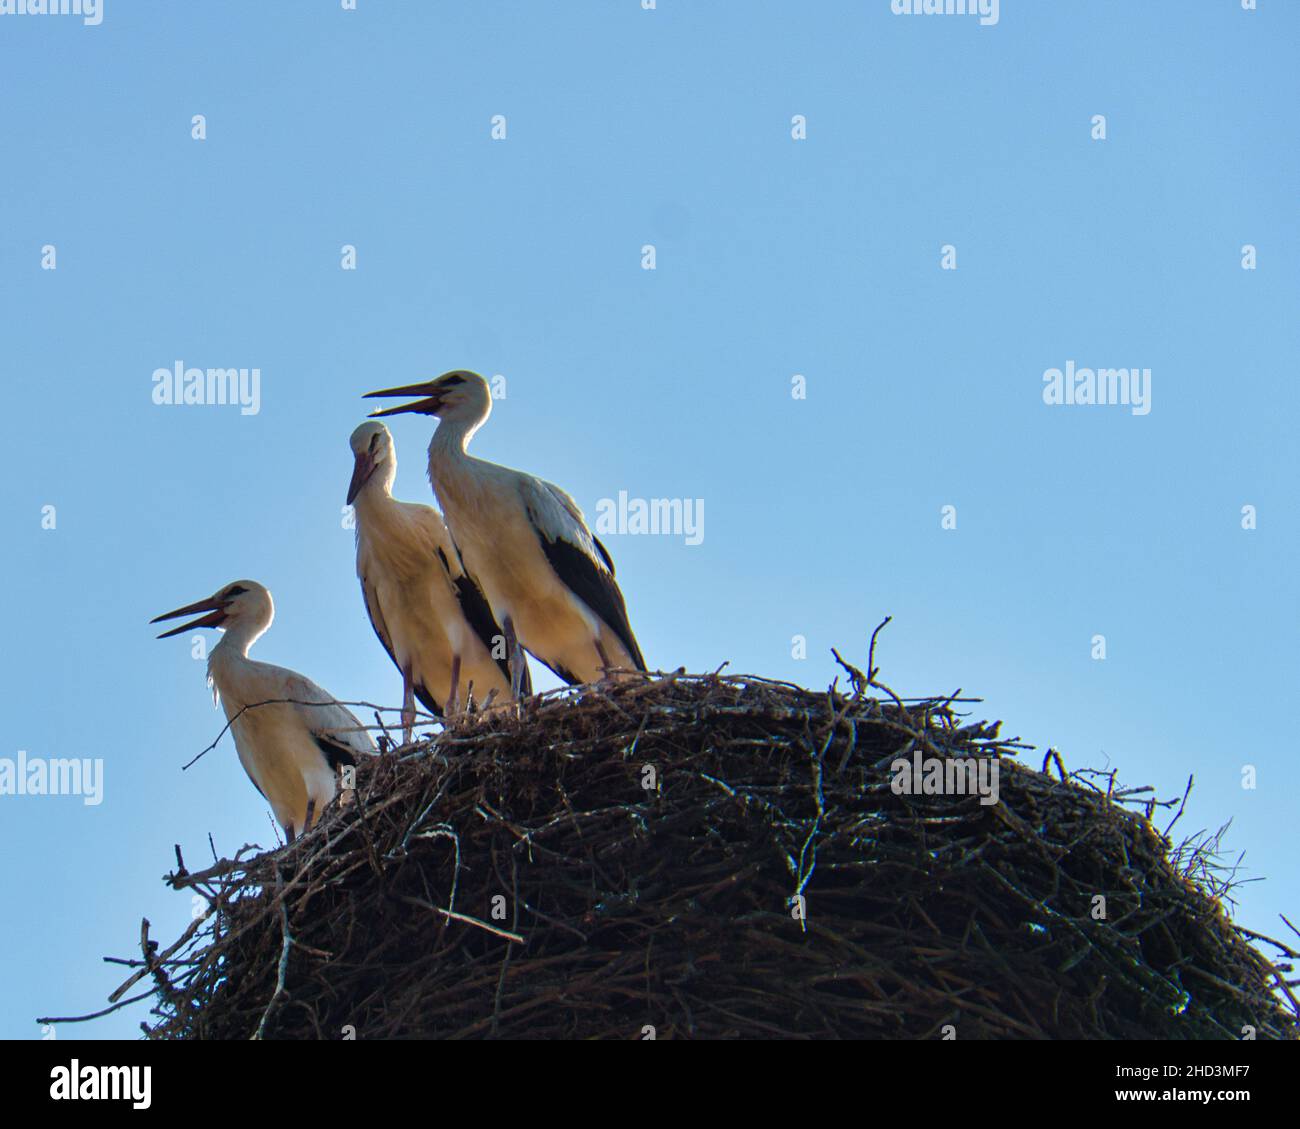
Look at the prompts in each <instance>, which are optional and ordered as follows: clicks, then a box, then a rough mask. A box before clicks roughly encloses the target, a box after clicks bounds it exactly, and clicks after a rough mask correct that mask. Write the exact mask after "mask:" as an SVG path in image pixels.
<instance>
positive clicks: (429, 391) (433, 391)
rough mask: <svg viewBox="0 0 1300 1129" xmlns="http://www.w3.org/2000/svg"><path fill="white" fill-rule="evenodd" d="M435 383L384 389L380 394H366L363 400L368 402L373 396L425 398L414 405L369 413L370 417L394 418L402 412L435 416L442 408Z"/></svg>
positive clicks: (404, 405) (439, 394) (440, 397)
mask: <svg viewBox="0 0 1300 1129" xmlns="http://www.w3.org/2000/svg"><path fill="white" fill-rule="evenodd" d="M436 385H437V382H436V381H429V382H428V383H425V384H407V385H404V386H403V387H401V388H385V389H384V390H383V391H382V392H367V393H366V395H365V399H367V400H369V399H371V398H372V397H375V396H425V397H427V399H424V400H417V401H416V402H415V403H414V404H403V405H402V406H401V407H400V408H384V409H383V410H382V411H378V412H371V413H370V415H371V417H372V418H373V417H376V416H396V415H401V414H402V413H403V412H419V413H420V414H421V415H426V416H436V415H437V414H438V409H439V408H441V407H442V393H441V390H440V389H439V388H438V387H437V386H436Z"/></svg>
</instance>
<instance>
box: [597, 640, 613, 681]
mask: <svg viewBox="0 0 1300 1129" xmlns="http://www.w3.org/2000/svg"><path fill="white" fill-rule="evenodd" d="M596 654H598V655H599V656H600V669H601V670H603V671H604V672H605V677H606V678H608V677H609V672H610V671H611V670H612V669H613V664H612V663H611V662H610V661H609V656H608V655H607V654H605V644H604V643H602V642H601V641H600V640H599V639H597V640H596Z"/></svg>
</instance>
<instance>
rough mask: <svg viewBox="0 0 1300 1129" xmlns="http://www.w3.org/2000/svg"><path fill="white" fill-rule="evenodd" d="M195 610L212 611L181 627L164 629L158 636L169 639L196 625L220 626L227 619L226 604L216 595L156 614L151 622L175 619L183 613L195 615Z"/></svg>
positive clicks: (190, 629)
mask: <svg viewBox="0 0 1300 1129" xmlns="http://www.w3.org/2000/svg"><path fill="white" fill-rule="evenodd" d="M195 612H211V614H210V615H205V616H203V617H202V618H200V619H196V620H194V621H193V622H192V623H183V624H181V626H180V627H173V628H172V629H171V630H170V631H164V632H163V633H162V634H161V635H159V636H158V638H159V639H168V638H170V637H171V636H173V635H179V634H181V632H183V631H192V630H193V629H194V628H196V627H220V626H221V625H222V624H223V623H224V622H225V620H226V605H225V604H223V603H222V602H221V601H220V600H218V599H217V598H216V596H209V597H208V598H207V599H206V600H199V601H198V602H197V603H194V604H186V605H185V607H183V608H177V609H176V610H175V611H174V612H165V613H164V614H163V615H160V616H155V617H154V618H153V619H151V620H150V621H149V622H150V623H161V622H162V621H163V620H164V619H175V618H176V617H177V616H181V615H193V614H194V613H195Z"/></svg>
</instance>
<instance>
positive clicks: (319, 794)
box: [150, 580, 376, 841]
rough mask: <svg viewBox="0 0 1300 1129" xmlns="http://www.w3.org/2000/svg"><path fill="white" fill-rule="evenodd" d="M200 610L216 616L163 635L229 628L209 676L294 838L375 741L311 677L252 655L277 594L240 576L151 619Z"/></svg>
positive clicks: (248, 763)
mask: <svg viewBox="0 0 1300 1129" xmlns="http://www.w3.org/2000/svg"><path fill="white" fill-rule="evenodd" d="M195 612H208V613H209V614H208V615H205V616H203V617H202V618H200V619H196V620H194V621H193V622H192V623H186V624H183V625H181V626H180V627H175V628H172V630H171V631H164V632H163V633H162V634H161V635H159V636H158V638H159V639H166V638H168V637H169V636H172V635H180V634H181V633H182V632H185V631H193V630H194V629H195V628H196V627H219V628H222V629H223V630H224V631H225V636H224V637H223V638H222V639H221V641H220V642H219V643H218V644H217V645H216V646H215V647H213V648H212V651H211V652H210V653H209V655H208V680H209V681H210V682H211V684H212V688H213V692H214V694H215V695H216V696H217V697H218V698H219V699H220V701H221V707H222V709H224V710H225V713H226V718H227V720H228V721H229V722H230V732H231V735H232V736H233V737H234V740H235V751H236V752H237V753H238V754H239V763H240V764H242V765H243V766H244V771H245V772H247V773H248V778H249V779H250V780H252V782H253V787H255V788H256V789H257V790H258V791H259V792H261V793H262V795H263V796H264V797H265V798H266V800H267V802H268V803H269V804H270V805H271V810H272V811H273V812H274V813H275V818H276V819H277V820H279V823H280V826H281V827H283V828H284V831H285V834H286V835H287V836H288V837H289V839H290V840H291V841H292V840H293V838H294V835H295V832H296V831H298V830H301V831H302V832H307V831H309V830H311V825H312V819H313V815H314V814H317V813H319V812H320V811H321V810H322V809H323V808H324V807H325V805H326V804H328V803H329V802H330V800H332V799H333V798H334V792H335V782H334V778H335V771H336V769H337V768H338V767H339V765H341V764H351V765H355V764H356V762H357V758H358V757H359V756H373V755H374V754H375V752H376V750H375V745H374V742H373V741H372V740H371V739H370V735H369V734H368V733H367V732H366V731H365V728H364V727H363V726H362V724H361V722H359V721H358V720H357V718H356V716H355V715H354V714H353V713H352V711H351V710H349V709H347V708H346V707H344V706H341V705H339V704H338V703H337V702H336V701H335V700H334V699H333V698H332V697H330V695H329V694H327V693H325V691H324V690H322V689H321V688H320V687H319V686H317V685H316V683H314V682H313V681H311V679H309V678H304V677H303V676H302V675H301V674H298V673H297V672H296V671H292V670H286V669H285V668H284V667H282V666H272V665H271V664H270V663H262V662H256V661H255V660H253V659H250V658H249V657H248V649H249V648H250V647H251V646H252V645H253V644H254V643H255V642H256V641H257V639H258V638H259V637H260V636H261V635H262V633H263V632H265V631H266V629H267V628H268V627H270V626H271V620H272V619H273V618H274V617H275V605H274V604H272V602H271V593H270V592H268V591H267V590H266V589H265V588H264V587H262V585H260V584H258V583H257V581H255V580H236V581H235V582H234V583H233V584H227V585H226V586H225V587H224V588H222V589H221V590H220V591H218V592H217V593H216V594H215V595H213V596H209V597H208V598H207V599H206V600H199V601H198V602H197V603H194V604H189V605H187V606H186V607H183V608H177V609H176V610H175V611H172V612H167V613H166V614H165V615H160V616H158V617H157V618H155V619H153V620H150V622H151V623H160V622H162V621H163V620H165V619H175V618H176V617H177V616H182V615H193V614H194V613H195ZM263 703H265V704H263Z"/></svg>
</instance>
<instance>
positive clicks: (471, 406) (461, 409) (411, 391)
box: [366, 369, 492, 426]
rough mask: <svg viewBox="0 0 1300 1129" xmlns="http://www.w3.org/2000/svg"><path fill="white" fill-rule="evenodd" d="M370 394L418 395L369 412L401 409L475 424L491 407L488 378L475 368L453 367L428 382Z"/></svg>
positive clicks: (394, 412) (380, 413) (393, 412)
mask: <svg viewBox="0 0 1300 1129" xmlns="http://www.w3.org/2000/svg"><path fill="white" fill-rule="evenodd" d="M372 396H421V397H423V399H420V400H416V401H415V403H413V404H402V405H401V406H399V407H396V408H384V409H383V410H382V411H378V412H371V413H370V414H371V415H372V416H395V415H400V414H401V413H402V412H418V413H419V414H420V415H426V416H437V417H438V418H439V419H444V420H456V421H464V422H467V423H472V424H474V425H475V426H477V425H479V424H481V423H482V422H483V421H484V420H485V419H487V417H488V414H489V413H490V412H491V411H492V392H491V390H490V389H489V388H488V382H487V381H486V380H484V379H483V378H482V377H481V376H479V374H478V373H476V372H470V371H469V370H468V369H454V370H453V371H451V372H444V373H443V374H442V375H441V376H440V377H438V379H437V380H431V381H429V382H428V383H427V384H407V385H405V386H404V387H402V388H385V389H384V390H383V391H382V392H367V393H366V398H367V399H369V398H370V397H372Z"/></svg>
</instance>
